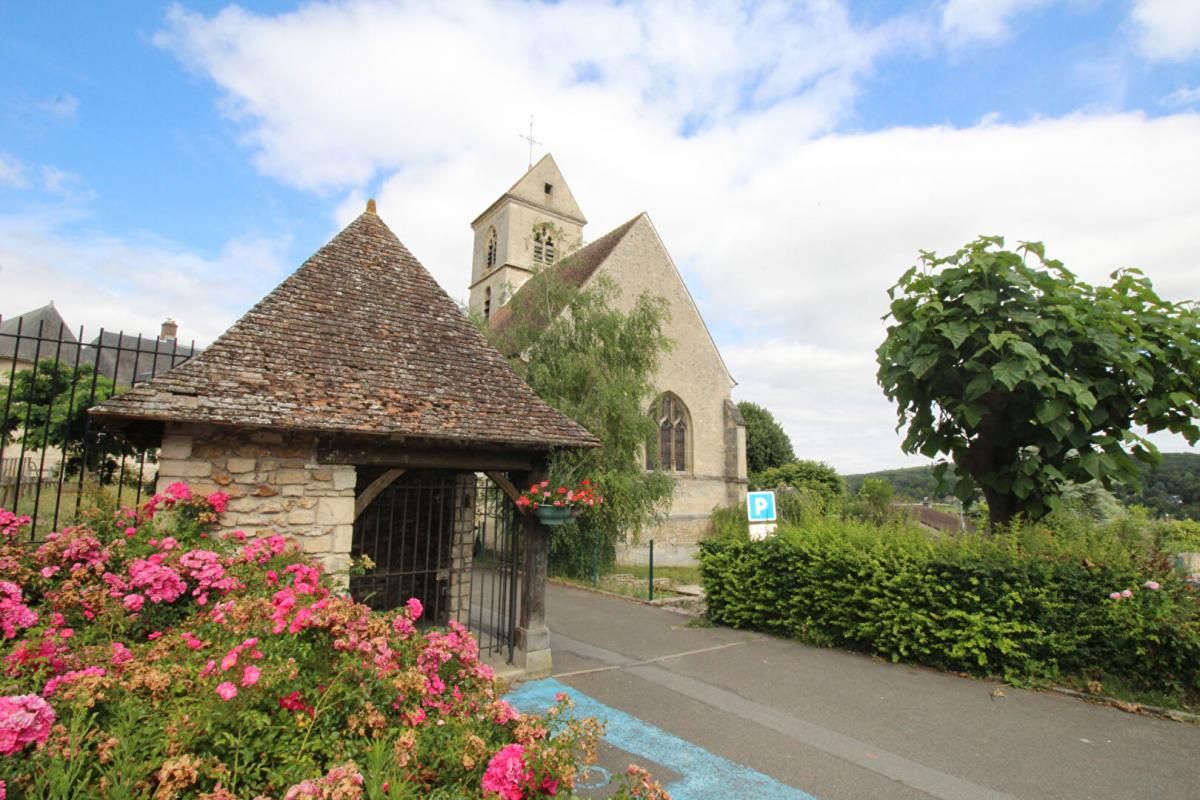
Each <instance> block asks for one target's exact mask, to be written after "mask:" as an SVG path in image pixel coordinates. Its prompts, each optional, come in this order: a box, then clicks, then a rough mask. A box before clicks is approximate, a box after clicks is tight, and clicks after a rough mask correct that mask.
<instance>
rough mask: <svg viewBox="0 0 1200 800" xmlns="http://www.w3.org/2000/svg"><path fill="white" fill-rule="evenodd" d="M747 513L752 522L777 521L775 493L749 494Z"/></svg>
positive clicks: (747, 497) (747, 494) (747, 496)
mask: <svg viewBox="0 0 1200 800" xmlns="http://www.w3.org/2000/svg"><path fill="white" fill-rule="evenodd" d="M746 513H747V515H749V517H750V521H751V522H774V521H775V493H774V492H747V493H746Z"/></svg>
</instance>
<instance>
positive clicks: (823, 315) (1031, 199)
mask: <svg viewBox="0 0 1200 800" xmlns="http://www.w3.org/2000/svg"><path fill="white" fill-rule="evenodd" d="M1010 5H1011V4H1006V6H1005V7H1006V8H1008V9H1009V12H1008V13H1015V11H1014V9H1015V8H1016V6H1015V5H1011V7H1010ZM964 8H965V7H964ZM962 13H965V12H962ZM1007 18H1008V16H1007V15H1001V17H1000V19H1002V20H1003V19H1007ZM960 19H963V20H965V19H967V18H966V17H960ZM963 25H967V23H966V22H962V23H960V28H961V29H962V30H966V28H962V26H963ZM924 35H925V33H924V31H923V29H922V28H921V26H920V24H918V23H915V22H912V21H911V20H909V19H907V18H903V19H898V20H894V21H891V22H887V23H885V24H883V25H881V26H879V27H875V28H867V29H864V28H858V27H855V26H854V25H853V24H852V23H850V22H849V21H848V18H847V16H846V14H845V12H844V11H843V9H842V8H841V6H840V5H838V4H835V3H832V2H813V3H810V4H808V5H807V6H805V7H803V8H801V9H799V10H794V9H793V8H792V7H791V6H789V5H783V4H777V5H771V4H767V5H763V6H756V7H754V8H753V9H752V10H745V9H740V7H739V8H738V9H736V10H735V9H733V7H730V6H723V5H722V6H719V7H718V8H717V9H716V10H713V9H703V8H700V7H698V6H694V5H691V4H688V3H682V2H680V3H674V4H663V3H646V4H638V3H632V4H626V5H620V6H617V5H609V4H571V5H567V4H562V5H552V6H544V5H527V4H517V3H502V4H499V5H484V4H482V3H474V4H470V5H461V4H444V5H435V4H432V3H418V4H412V5H408V6H405V7H397V6H394V5H391V4H382V3H367V2H359V3H344V4H338V5H315V4H314V5H309V6H305V7H304V8H302V9H301V10H299V11H296V12H293V13H290V14H286V15H282V16H279V17H266V16H259V15H254V14H250V13H248V12H246V11H242V10H240V9H236V8H231V9H226V10H225V11H222V12H220V13H219V14H217V15H215V16H213V17H211V18H206V17H203V16H199V15H194V14H191V13H189V12H185V11H179V10H177V11H174V12H172V14H171V16H170V18H169V20H168V27H167V30H166V31H165V32H164V33H162V34H160V35H159V36H158V37H157V41H158V42H159V44H160V46H163V47H167V48H170V49H172V50H173V51H174V52H176V53H177V54H178V55H179V57H180V58H182V59H185V60H186V62H187V63H188V64H190V65H191V67H192V68H193V69H195V70H196V71H197V72H198V73H200V74H202V75H205V76H208V77H209V78H210V79H211V80H213V81H214V82H215V83H216V84H217V85H218V87H219V88H220V89H221V91H222V92H223V95H224V101H223V103H224V105H223V107H224V108H225V109H226V110H227V113H229V114H231V115H232V116H233V117H234V118H235V119H237V120H238V124H239V126H240V128H241V130H242V132H243V135H244V136H245V140H246V143H247V146H248V147H249V148H250V149H251V150H252V152H253V153H254V156H255V158H256V159H257V162H258V164H259V165H260V167H261V168H262V169H263V170H264V171H265V172H266V173H267V174H269V175H273V176H275V177H277V178H278V179H280V180H282V181H285V182H287V183H289V184H292V185H296V186H300V187H308V188H313V189H316V190H322V191H329V190H331V189H332V190H334V191H337V192H338V193H339V194H338V196H339V197H340V198H341V199H340V200H338V201H335V202H334V203H333V205H334V206H335V208H334V209H333V210H332V214H333V215H334V217H335V218H336V219H337V221H338V222H339V223H344V222H346V221H348V220H349V219H350V218H352V217H353V216H354V215H356V214H358V213H359V212H360V211H361V209H362V206H363V199H364V198H365V196H367V195H368V194H375V195H376V196H377V197H378V198H379V210H380V214H381V215H382V216H383V218H384V219H385V221H387V222H388V224H389V225H391V226H392V228H393V230H395V231H396V233H397V235H399V236H400V238H401V239H402V240H403V241H404V242H405V243H406V244H407V245H408V246H409V247H410V249H412V250H413V252H414V253H415V254H416V255H417V257H418V258H420V259H421V260H422V262H423V263H424V264H425V265H426V266H428V267H429V268H430V269H431V271H433V273H434V274H435V276H436V277H437V278H438V279H439V281H440V282H441V284H442V285H443V286H444V287H445V288H446V289H447V290H448V291H449V292H450V293H451V294H452V295H453V296H457V297H462V296H463V295H465V293H466V284H467V281H468V276H469V268H470V264H469V258H470V248H471V241H470V231H469V229H468V226H467V223H468V222H469V221H470V220H471V219H473V218H474V217H475V216H476V215H477V214H478V213H479V212H480V211H482V210H483V209H484V208H486V207H487V206H488V204H490V203H491V202H492V201H493V200H494V199H495V198H496V197H497V196H498V195H499V194H500V193H501V192H502V191H503V190H504V189H505V188H507V187H508V186H509V185H510V184H511V183H512V182H513V180H514V179H516V178H517V177H518V176H519V175H520V173H521V172H522V171H523V169H524V166H525V158H526V150H525V145H524V143H523V142H522V141H521V140H520V139H518V138H517V134H519V133H521V132H523V131H524V130H525V128H526V125H527V122H528V115H529V113H530V112H533V113H534V114H536V116H537V128H536V130H535V135H536V137H537V138H538V139H540V140H542V141H543V142H546V143H547V147H548V148H549V149H550V150H551V151H553V152H554V154H555V157H556V159H557V160H558V162H559V164H560V166H561V167H562V168H563V169H564V171H565V174H566V177H567V180H568V181H569V182H570V184H571V188H572V190H573V192H574V194H575V196H576V197H577V198H578V199H579V202H580V204H581V205H582V207H583V210H584V212H585V214H586V215H587V216H588V218H589V219H590V220H591V224H589V226H588V229H587V232H588V235H589V236H590V237H591V238H596V237H598V236H599V235H601V234H602V233H604V232H605V231H607V230H608V229H610V228H611V227H613V226H615V225H616V224H619V223H620V222H623V221H625V220H626V219H628V218H630V217H632V216H633V215H635V214H636V213H638V212H639V211H641V210H648V211H649V212H650V214H651V216H652V217H653V218H654V221H655V224H656V225H657V227H658V229H659V231H660V232H661V233H662V235H663V237H664V240H665V241H666V243H667V246H668V247H669V248H670V249H671V251H672V253H673V254H674V256H675V258H676V261H677V262H678V263H679V264H680V266H681V268H682V269H683V270H684V273H685V275H686V277H687V278H688V281H689V285H690V286H691V288H692V290H693V292H694V293H695V294H696V296H697V299H698V302H699V303H700V305H701V308H702V311H703V312H704V314H705V316H706V318H707V320H708V321H709V323H710V326H711V327H712V328H713V330H714V332H715V334H716V336H717V339H718V342H719V344H721V345H722V348H723V351H724V353H725V356H726V359H727V361H728V362H729V365H730V367H731V369H732V371H733V372H734V375H735V377H736V378H737V379H738V380H739V381H740V382H741V386H740V387H739V388H738V390H737V396H738V397H739V398H740V399H749V400H754V401H756V402H760V403H763V404H764V405H766V406H767V407H768V408H770V409H771V410H772V411H773V412H774V413H775V414H776V416H777V417H778V418H779V419H780V420H781V421H782V422H783V424H784V426H785V427H786V428H787V430H788V431H789V433H790V434H791V435H792V437H793V439H794V440H795V442H796V445H797V449H798V451H800V452H801V453H802V455H804V456H805V457H812V458H819V459H824V460H827V461H830V462H831V463H833V464H835V465H836V466H838V467H839V468H841V469H843V470H847V471H860V470H868V469H873V468H881V467H886V466H894V465H897V464H900V463H903V462H904V461H905V457H904V456H902V455H901V454H900V451H899V447H898V444H899V438H898V437H897V436H896V435H895V434H894V433H893V430H892V428H893V426H894V413H893V410H892V408H891V407H890V406H889V404H888V403H887V402H886V400H885V399H884V398H883V396H882V393H881V391H880V390H879V388H878V387H877V386H876V385H875V380H874V373H875V366H874V349H875V348H876V347H877V346H878V344H879V342H880V341H881V340H882V338H883V335H884V325H883V323H882V322H881V321H880V317H881V316H882V315H883V313H884V311H885V310H886V295H885V291H886V288H887V287H888V286H890V285H891V284H892V283H893V282H894V281H895V280H896V278H897V277H898V276H899V275H900V273H901V272H902V271H903V270H904V269H905V268H906V267H907V266H908V265H910V264H911V263H912V262H913V260H914V258H915V257H916V254H917V251H918V250H919V249H923V248H924V249H938V250H947V249H951V248H954V247H957V246H959V245H961V244H963V243H965V242H966V241H968V240H970V239H972V238H974V236H976V235H977V234H981V233H1001V234H1005V235H1007V236H1009V237H1010V241H1012V242H1015V241H1016V240H1018V239H1042V240H1044V241H1046V243H1047V246H1048V248H1049V250H1050V253H1051V254H1052V255H1053V256H1055V257H1058V258H1061V259H1063V260H1065V261H1066V263H1067V265H1068V266H1069V267H1071V268H1072V269H1073V270H1075V271H1076V272H1078V273H1080V274H1081V275H1083V276H1084V277H1085V278H1088V279H1091V280H1100V279H1102V278H1103V277H1104V276H1105V275H1107V273H1108V272H1110V271H1112V270H1113V269H1115V268H1117V267H1120V266H1127V265H1140V266H1142V267H1144V268H1145V269H1146V270H1147V271H1148V272H1149V274H1150V275H1151V276H1152V277H1153V278H1154V279H1155V281H1156V284H1157V285H1158V287H1159V289H1160V290H1161V291H1162V292H1163V293H1164V294H1165V295H1166V296H1168V297H1171V298H1174V299H1181V298H1185V297H1200V273H1197V271H1196V270H1195V264H1194V259H1193V257H1192V254H1193V253H1194V248H1193V242H1192V232H1193V231H1195V230H1198V229H1200V210H1198V209H1197V208H1196V205H1195V203H1194V191H1195V190H1194V187H1195V186H1196V185H1200V159H1197V158H1196V156H1195V152H1196V151H1195V147H1194V142H1195V141H1197V140H1198V137H1200V115H1194V114H1181V115H1176V116H1172V117H1167V118H1164V119H1158V120H1148V119H1146V118H1144V117H1142V116H1140V115H1136V114H1125V115H1121V114H1109V115H1100V114H1096V115H1079V116H1072V117H1068V118H1065V119H1059V120H1039V121H1035V122H1032V123H1029V124H1025V125H1012V124H1004V123H1003V122H1001V121H998V120H996V119H995V118H987V119H985V120H983V121H982V122H981V124H979V125H978V126H974V127H970V128H965V129H953V128H926V129H891V130H885V131H880V132H877V133H863V134H846V133H840V132H838V131H839V128H840V126H841V125H842V124H843V123H844V122H845V120H846V119H847V118H848V115H849V114H851V113H852V112H853V110H854V103H855V100H856V98H857V94H858V91H859V86H860V84H861V82H862V81H863V80H864V79H865V78H866V77H867V76H869V75H870V74H871V72H872V71H873V70H875V69H877V68H880V62H881V59H882V58H883V57H884V56H886V55H887V54H888V53H892V52H895V51H896V50H897V48H900V47H902V46H905V45H912V46H922V44H923V42H924V39H923V37H924ZM261 294H262V292H261V291H260V292H258V293H257V294H252V295H250V296H248V297H245V298H243V300H242V305H243V306H244V305H246V304H248V303H250V302H253V301H254V300H255V299H256V298H257V297H258V296H260V295H261ZM41 302H44V300H42V301H41ZM162 313H171V314H175V313H177V312H175V311H171V310H170V309H162V310H161V311H160V310H156V311H155V314H156V315H158V314H162ZM180 318H181V320H182V319H183V318H182V315H180ZM183 321H185V323H186V320H183Z"/></svg>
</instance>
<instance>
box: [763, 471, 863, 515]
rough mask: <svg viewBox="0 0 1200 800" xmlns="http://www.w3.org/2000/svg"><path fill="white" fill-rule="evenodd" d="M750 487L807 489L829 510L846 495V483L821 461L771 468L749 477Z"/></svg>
mask: <svg viewBox="0 0 1200 800" xmlns="http://www.w3.org/2000/svg"><path fill="white" fill-rule="evenodd" d="M750 485H751V486H752V487H754V488H755V489H779V488H784V487H791V488H793V489H809V490H811V491H813V492H816V493H817V494H818V495H820V497H821V498H822V500H823V501H824V503H825V507H826V508H831V507H832V506H833V505H834V504H835V503H837V501H838V500H839V499H841V497H842V496H843V495H845V494H846V482H845V481H843V480H842V478H841V476H840V475H838V474H837V470H835V469H834V468H833V467H831V466H829V465H828V464H826V463H824V462H823V461H792V462H790V463H788V464H784V465H783V466H780V467H773V468H772V469H768V470H764V471H763V472H760V473H758V474H756V475H751V476H750Z"/></svg>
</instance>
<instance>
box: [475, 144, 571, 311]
mask: <svg viewBox="0 0 1200 800" xmlns="http://www.w3.org/2000/svg"><path fill="white" fill-rule="evenodd" d="M586 224H587V220H586V219H585V218H584V216H583V212H582V211H580V210H579V204H578V203H576V202H575V196H574V195H572V194H571V189H570V188H569V187H568V186H567V182H566V180H565V179H564V178H563V176H562V173H561V172H559V170H558V165H557V164H555V163H554V157H553V156H551V155H549V154H547V155H545V156H542V159H541V160H540V161H538V162H537V163H536V164H534V165H533V166H532V167H530V168H529V171H528V172H526V173H525V174H524V175H522V176H521V178H520V180H518V181H517V182H516V183H514V184H513V185H512V188H510V189H509V190H508V191H507V192H505V193H504V194H502V195H500V197H499V198H498V199H497V200H496V201H495V202H494V203H492V204H491V205H490V206H488V208H487V210H486V211H484V212H483V213H482V214H480V215H479V216H478V217H476V218H475V221H474V222H472V223H471V230H472V231H474V233H475V248H474V252H473V255H472V258H471V286H470V292H471V295H470V301H469V302H470V308H471V311H472V313H475V314H480V315H481V316H483V317H485V318H488V317H491V315H492V314H494V313H496V310H497V309H499V308H500V306H502V305H504V304H505V303H507V302H508V298H509V297H511V296H512V294H513V293H514V292H516V291H517V289H519V288H521V285H522V284H524V283H525V281H527V280H529V278H530V277H531V276H532V275H533V274H534V273H535V272H537V271H538V270H541V269H545V268H546V267H548V266H551V265H553V264H554V263H555V262H556V261H558V259H560V258H562V257H563V256H565V255H567V254H568V253H570V252H572V251H574V250H576V249H578V247H579V245H580V244H581V243H582V242H583V226H584V225H586Z"/></svg>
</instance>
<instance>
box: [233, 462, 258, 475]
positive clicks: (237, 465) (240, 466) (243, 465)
mask: <svg viewBox="0 0 1200 800" xmlns="http://www.w3.org/2000/svg"><path fill="white" fill-rule="evenodd" d="M257 464H258V462H257V461H256V460H255V459H253V458H230V459H229V460H228V461H226V462H225V470H226V471H227V472H229V473H230V474H231V475H242V474H244V473H247V472H253V471H254V467H255V466H256V465H257Z"/></svg>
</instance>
